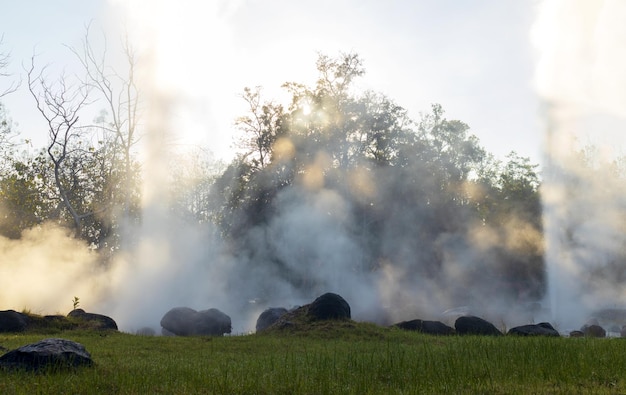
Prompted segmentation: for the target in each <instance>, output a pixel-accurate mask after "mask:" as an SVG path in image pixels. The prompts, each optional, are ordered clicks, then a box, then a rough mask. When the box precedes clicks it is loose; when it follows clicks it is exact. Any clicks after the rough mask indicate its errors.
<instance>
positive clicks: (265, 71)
mask: <svg viewBox="0 0 626 395" xmlns="http://www.w3.org/2000/svg"><path fill="white" fill-rule="evenodd" d="M535 3H536V1H533V0H480V1H475V0H420V1H401V0H391V1H385V2H382V1H375V0H342V1H337V0H319V1H316V2H305V1H293V0H272V1H261V0H237V1H223V0H215V1H194V0H182V1H176V2H173V1H149V0H131V1H121V0H109V1H105V0H92V1H82V0H57V1H54V2H50V1H47V0H23V1H19V2H12V1H8V0H0V5H2V8H3V12H2V13H0V26H1V28H0V30H1V31H0V33H2V34H4V38H3V43H2V47H0V48H1V49H2V51H3V52H4V53H7V52H8V53H10V55H11V64H10V67H9V69H8V71H10V72H12V73H13V76H12V77H8V78H4V79H0V88H2V87H5V86H7V85H8V84H9V83H10V82H11V81H12V80H16V79H19V78H20V75H21V79H22V80H25V73H24V69H23V65H29V64H30V58H31V56H32V55H33V53H35V54H36V58H35V60H36V64H37V65H41V66H43V65H50V66H49V67H50V68H49V76H50V78H51V79H54V78H56V76H58V75H59V74H60V72H61V71H62V70H64V71H65V73H67V74H71V73H77V72H79V69H78V68H77V64H76V59H75V58H74V55H72V53H71V52H70V51H69V49H68V48H67V47H68V46H69V47H73V48H79V47H80V45H81V41H82V40H83V39H84V38H85V32H86V25H87V24H91V35H90V37H93V40H94V43H96V47H97V45H98V43H99V42H100V38H101V37H102V36H103V35H104V36H106V38H107V47H108V52H107V55H108V56H113V57H115V56H116V55H115V54H116V53H118V54H119V51H116V49H119V43H120V42H121V39H122V37H123V35H124V32H128V33H129V36H130V37H131V39H132V41H133V45H135V46H137V47H138V48H142V47H150V48H152V49H154V48H156V49H157V53H158V55H157V57H158V60H159V65H160V66H159V71H158V73H159V75H160V77H159V78H161V79H162V82H163V87H164V89H168V90H172V91H175V93H176V95H177V97H181V96H182V97H184V98H185V103H191V104H192V105H191V106H188V107H189V108H187V109H181V110H180V114H179V116H178V119H180V120H181V122H180V124H181V125H183V127H181V128H179V133H180V141H181V143H182V144H201V145H203V146H205V147H208V148H209V149H210V150H212V151H213V152H214V153H215V154H216V156H218V157H220V158H229V157H230V156H231V155H232V150H231V148H232V139H233V131H234V128H233V121H234V119H235V118H236V117H237V116H239V115H242V113H243V111H244V109H245V108H244V103H243V101H242V100H241V98H240V97H239V95H240V94H241V93H242V91H243V88H244V87H246V86H250V87H254V86H262V87H263V90H264V97H265V98H266V99H268V100H270V99H271V100H278V101H281V100H284V99H286V98H285V97H284V92H283V91H282V90H281V88H280V85H281V84H282V83H284V82H287V81H296V82H305V83H313V82H314V79H315V75H316V74H315V60H316V59H317V56H318V55H317V54H318V53H324V54H327V55H329V56H335V55H337V54H339V53H340V52H356V53H358V54H359V55H360V56H361V57H362V59H363V60H364V66H365V69H366V74H365V76H364V77H363V78H362V79H361V80H360V81H359V82H358V87H359V88H360V89H371V90H374V91H377V92H381V93H384V94H386V95H387V96H388V97H390V98H391V99H393V100H395V101H396V103H398V104H399V105H401V106H403V107H405V108H407V109H408V110H409V114H410V116H411V117H412V118H414V119H418V118H419V116H420V113H423V112H428V111H429V109H430V106H431V104H432V103H439V104H441V105H442V106H443V108H444V109H445V111H446V116H447V117H448V118H449V119H459V120H461V121H463V122H465V123H467V124H468V125H469V126H470V128H471V133H473V134H475V135H476V136H477V137H478V138H479V139H480V141H481V143H482V145H483V146H484V147H485V148H486V149H487V151H489V152H491V153H493V154H495V155H496V156H497V157H499V158H504V156H505V155H506V154H507V153H509V152H510V151H513V150H514V151H516V152H517V153H518V154H520V155H522V156H527V157H530V158H531V160H532V161H533V162H534V163H540V162H541V160H542V130H541V127H540V122H539V117H538V108H539V104H538V103H539V100H538V99H537V96H536V94H535V92H534V89H533V73H534V67H535V59H534V52H533V47H532V45H531V40H530V30H531V27H532V24H533V19H534V12H535V8H534V7H535ZM2 102H3V103H4V104H5V105H6V107H7V109H8V111H9V114H10V116H11V118H12V119H13V121H14V122H15V123H17V125H18V127H17V129H18V130H19V131H20V133H21V135H22V137H24V138H30V139H32V140H33V141H34V144H35V145H36V146H37V147H39V146H42V145H43V144H45V139H46V128H45V126H46V125H45V124H44V123H43V122H42V119H41V115H40V114H38V113H37V111H36V108H35V106H34V101H33V98H32V97H30V95H29V93H28V91H27V89H26V84H25V81H23V82H22V85H21V87H20V89H19V90H18V91H17V92H15V93H13V94H11V95H8V96H6V97H4V98H2ZM100 108H101V107H99V104H98V103H94V104H92V106H91V111H93V114H97V113H98V111H99V109H100ZM94 117H95V115H94ZM39 141H41V143H39Z"/></svg>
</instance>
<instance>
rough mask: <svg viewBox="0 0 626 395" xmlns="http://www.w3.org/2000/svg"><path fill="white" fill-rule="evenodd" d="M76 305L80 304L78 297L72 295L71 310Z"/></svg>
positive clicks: (74, 308)
mask: <svg viewBox="0 0 626 395" xmlns="http://www.w3.org/2000/svg"><path fill="white" fill-rule="evenodd" d="M78 305H80V299H79V298H78V296H74V299H72V310H76V309H77V308H78Z"/></svg>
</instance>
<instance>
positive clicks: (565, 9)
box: [533, 0, 626, 329]
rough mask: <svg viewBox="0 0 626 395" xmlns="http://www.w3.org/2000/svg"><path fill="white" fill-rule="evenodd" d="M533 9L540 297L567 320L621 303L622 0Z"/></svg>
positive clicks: (625, 123) (625, 80)
mask: <svg viewBox="0 0 626 395" xmlns="http://www.w3.org/2000/svg"><path fill="white" fill-rule="evenodd" d="M539 11H540V12H539V15H538V19H537V23H536V26H535V27H534V31H533V39H534V42H535V44H536V46H537V48H538V50H539V55H540V56H539V62H538V66H537V74H536V85H537V89H538V92H539V94H540V95H541V98H542V100H543V103H544V109H543V110H544V116H545V121H546V122H545V128H546V163H545V172H544V183H543V186H542V188H543V190H542V196H543V201H544V231H545V238H546V247H547V250H546V256H545V258H546V263H547V268H548V279H549V292H548V297H547V298H548V300H547V303H548V305H549V306H550V308H551V311H552V320H553V322H554V323H556V324H557V325H559V326H561V329H567V328H573V327H576V326H579V325H580V324H581V322H584V321H585V319H586V318H587V317H589V314H590V313H591V312H592V311H594V310H597V309H601V308H615V307H619V308H623V307H625V305H624V302H625V299H624V297H625V296H626V294H625V290H624V286H623V285H624V281H625V280H626V277H625V276H624V274H625V270H626V269H625V268H624V265H625V262H626V261H625V259H626V256H625V248H626V228H625V226H626V224H625V222H624V209H625V208H626V197H625V196H626V194H625V192H626V190H625V183H624V170H625V169H624V167H623V165H624V164H623V162H620V157H623V155H624V151H623V150H624V148H625V147H626V145H624V143H625V142H626V134H625V132H626V74H625V73H624V70H626V54H625V52H624V48H625V47H624V43H625V42H626V41H625V40H626V26H625V25H624V23H623V21H624V18H626V3H624V2H621V1H611V0H577V1H561V0H553V1H544V2H542V3H541V6H540V9H539ZM583 151H584V153H583Z"/></svg>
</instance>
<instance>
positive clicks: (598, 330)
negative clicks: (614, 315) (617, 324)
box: [580, 324, 606, 337]
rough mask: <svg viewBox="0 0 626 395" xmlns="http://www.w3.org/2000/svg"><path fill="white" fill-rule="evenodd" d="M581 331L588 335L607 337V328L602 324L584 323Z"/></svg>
mask: <svg viewBox="0 0 626 395" xmlns="http://www.w3.org/2000/svg"><path fill="white" fill-rule="evenodd" d="M580 331H581V332H582V333H583V334H584V335H585V336H587V337H606V330H605V329H604V328H603V327H601V326H600V325H596V324H591V325H584V326H583V327H582V328H580Z"/></svg>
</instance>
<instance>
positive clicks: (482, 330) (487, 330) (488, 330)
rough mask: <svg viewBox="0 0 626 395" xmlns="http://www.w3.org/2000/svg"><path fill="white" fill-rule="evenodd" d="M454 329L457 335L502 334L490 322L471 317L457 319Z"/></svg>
mask: <svg viewBox="0 0 626 395" xmlns="http://www.w3.org/2000/svg"><path fill="white" fill-rule="evenodd" d="M454 328H455V329H456V333H458V334H459V335H487V336H502V332H500V331H499V330H498V328H496V327H495V325H493V324H492V323H491V322H489V321H486V320H484V319H482V318H480V317H476V316H473V315H467V316H462V317H459V318H457V320H456V321H455V322H454Z"/></svg>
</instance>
